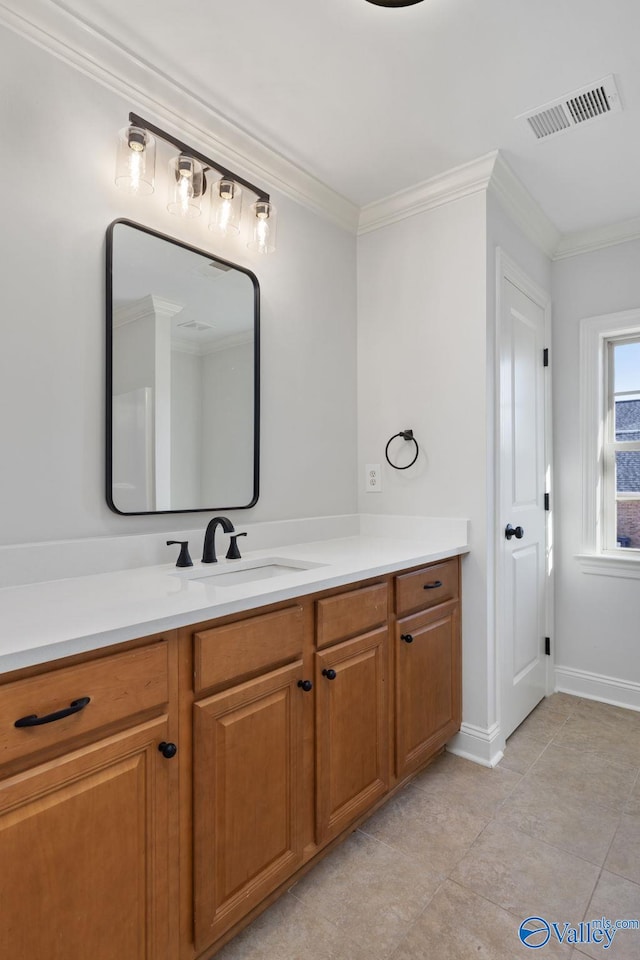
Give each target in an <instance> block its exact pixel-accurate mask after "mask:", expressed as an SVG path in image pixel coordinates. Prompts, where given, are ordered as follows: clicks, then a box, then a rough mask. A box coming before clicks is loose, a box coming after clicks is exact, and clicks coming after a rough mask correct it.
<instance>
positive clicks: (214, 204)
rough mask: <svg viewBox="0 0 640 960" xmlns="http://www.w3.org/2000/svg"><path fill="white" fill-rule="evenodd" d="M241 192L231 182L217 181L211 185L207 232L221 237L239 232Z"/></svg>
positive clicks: (235, 184)
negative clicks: (219, 234)
mask: <svg viewBox="0 0 640 960" xmlns="http://www.w3.org/2000/svg"><path fill="white" fill-rule="evenodd" d="M241 214H242V190H241V189H240V187H239V186H238V184H237V183H234V182H233V180H225V179H224V178H223V179H222V180H217V181H216V182H215V183H213V184H211V213H210V215H209V230H214V231H215V232H216V233H221V234H223V236H229V235H230V234H236V233H239V232H240V215H241Z"/></svg>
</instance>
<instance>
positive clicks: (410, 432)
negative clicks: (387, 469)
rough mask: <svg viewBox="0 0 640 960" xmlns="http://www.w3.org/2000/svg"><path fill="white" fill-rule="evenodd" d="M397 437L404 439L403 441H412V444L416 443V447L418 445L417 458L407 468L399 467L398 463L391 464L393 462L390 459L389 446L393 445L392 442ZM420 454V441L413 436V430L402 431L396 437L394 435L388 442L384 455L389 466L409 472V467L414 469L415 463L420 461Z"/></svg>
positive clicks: (395, 434)
mask: <svg viewBox="0 0 640 960" xmlns="http://www.w3.org/2000/svg"><path fill="white" fill-rule="evenodd" d="M396 437H402V439H403V440H410V441H411V442H412V443H415V445H416V455H415V457H414V458H413V460H412V461H411V463H408V464H407V465H406V466H404V467H399V466H398V465H397V464H396V463H391V460H390V459H389V446H390V444H391V441H392V440H395V439H396ZM419 453H420V447H419V446H418V441H417V440H416V438H415V437H414V435H413V430H401V431H400V433H394V435H393V436H392V437H391V439H390V440H389V441H388V442H387V445H386V447H385V448H384V455H385V457H386V458H387V463H388V464H389V466H391V467H393V469H394V470H408V469H409V467H412V466H413V465H414V463H415V462H416V460H417V459H418V454H419Z"/></svg>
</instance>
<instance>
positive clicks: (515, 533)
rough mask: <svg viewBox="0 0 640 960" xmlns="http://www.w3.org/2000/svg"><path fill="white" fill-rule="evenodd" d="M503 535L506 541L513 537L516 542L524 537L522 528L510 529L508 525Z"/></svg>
mask: <svg viewBox="0 0 640 960" xmlns="http://www.w3.org/2000/svg"><path fill="white" fill-rule="evenodd" d="M504 535H505V537H506V538H507V540H511V538H512V537H515V538H516V540H522V538H523V537H524V529H523V528H522V527H512V526H511V524H510V523H508V524H507V526H506V527H505V531H504Z"/></svg>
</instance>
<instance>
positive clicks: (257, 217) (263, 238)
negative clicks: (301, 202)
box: [247, 200, 277, 253]
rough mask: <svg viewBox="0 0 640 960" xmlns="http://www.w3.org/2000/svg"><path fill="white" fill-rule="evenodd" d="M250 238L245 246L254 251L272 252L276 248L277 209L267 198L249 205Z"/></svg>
mask: <svg viewBox="0 0 640 960" xmlns="http://www.w3.org/2000/svg"><path fill="white" fill-rule="evenodd" d="M251 215H252V239H251V240H250V241H249V242H248V244H247V246H248V247H249V249H250V250H255V252H256V253H273V251H274V250H275V248H276V227H277V210H276V208H275V207H274V205H273V204H272V203H270V202H269V201H268V200H257V201H256V203H253V204H252V205H251Z"/></svg>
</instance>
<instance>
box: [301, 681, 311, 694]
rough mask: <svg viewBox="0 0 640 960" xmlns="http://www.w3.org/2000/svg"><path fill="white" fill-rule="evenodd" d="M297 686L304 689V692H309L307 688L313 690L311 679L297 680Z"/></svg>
mask: <svg viewBox="0 0 640 960" xmlns="http://www.w3.org/2000/svg"><path fill="white" fill-rule="evenodd" d="M298 686H299V687H301V689H302V690H304V692H305V693H309V690H313V684H312V683H311V680H298Z"/></svg>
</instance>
